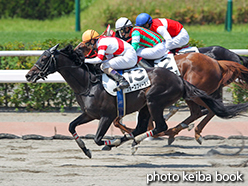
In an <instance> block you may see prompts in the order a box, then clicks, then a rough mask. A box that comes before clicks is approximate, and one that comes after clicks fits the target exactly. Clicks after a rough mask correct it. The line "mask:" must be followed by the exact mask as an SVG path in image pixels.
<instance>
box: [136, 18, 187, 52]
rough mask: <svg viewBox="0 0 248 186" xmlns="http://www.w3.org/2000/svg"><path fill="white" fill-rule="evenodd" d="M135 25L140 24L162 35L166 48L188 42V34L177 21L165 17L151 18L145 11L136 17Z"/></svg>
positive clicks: (173, 47)
mask: <svg viewBox="0 0 248 186" xmlns="http://www.w3.org/2000/svg"><path fill="white" fill-rule="evenodd" d="M135 25H136V26H142V27H145V28H148V29H150V30H151V31H153V32H156V33H158V34H160V35H161V36H163V38H164V39H165V41H166V42H165V46H166V48H167V49H168V50H172V49H175V48H180V47H182V46H184V45H186V44H187V43H188V42H189V34H188V32H187V31H186V30H185V29H184V28H183V25H182V24H181V23H179V22H177V21H174V20H171V19H165V18H157V19H152V18H151V16H150V15H149V14H147V13H141V14H139V15H138V16H137V18H136V24H135Z"/></svg>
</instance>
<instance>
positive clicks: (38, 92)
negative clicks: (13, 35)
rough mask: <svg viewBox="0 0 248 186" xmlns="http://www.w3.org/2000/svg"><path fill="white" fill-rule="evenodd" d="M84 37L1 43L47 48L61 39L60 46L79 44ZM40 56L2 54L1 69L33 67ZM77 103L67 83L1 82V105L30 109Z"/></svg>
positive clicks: (12, 46) (16, 47)
mask: <svg viewBox="0 0 248 186" xmlns="http://www.w3.org/2000/svg"><path fill="white" fill-rule="evenodd" d="M79 42H80V40H78V39H72V40H69V41H68V40H65V41H60V40H55V39H50V40H46V41H44V42H43V43H38V42H34V43H28V44H24V43H22V42H15V43H8V44H6V45H4V46H3V45H0V50H46V49H48V48H50V47H52V46H54V45H55V44H57V43H60V48H63V47H65V46H66V45H68V44H71V45H73V46H76V45H77V44H78V43H79ZM38 58H39V57H34V56H22V57H0V69H1V70H7V69H30V68H31V67H32V66H33V65H34V63H35V62H36V61H37V60H38ZM75 103H76V100H75V96H74V93H73V91H72V90H71V88H70V87H69V86H68V85H67V84H65V83H37V84H33V83H0V107H5V108H8V107H14V108H20V107H25V108H26V109H27V110H29V111H30V110H39V111H41V110H43V111H44V110H57V109H60V110H63V108H65V107H66V108H69V109H71V108H72V107H73V106H75V105H74V104H75Z"/></svg>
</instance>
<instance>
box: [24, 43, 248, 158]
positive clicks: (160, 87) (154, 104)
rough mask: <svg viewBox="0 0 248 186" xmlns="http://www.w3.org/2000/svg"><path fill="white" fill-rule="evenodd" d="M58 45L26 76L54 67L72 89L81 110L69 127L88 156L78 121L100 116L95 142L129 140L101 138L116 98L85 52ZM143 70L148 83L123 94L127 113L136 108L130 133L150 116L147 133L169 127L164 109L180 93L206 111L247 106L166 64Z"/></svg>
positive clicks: (232, 112)
mask: <svg viewBox="0 0 248 186" xmlns="http://www.w3.org/2000/svg"><path fill="white" fill-rule="evenodd" d="M57 47H58V45H56V46H54V47H52V48H50V49H48V50H46V51H45V52H44V53H43V54H42V55H41V56H40V58H39V59H38V61H37V62H36V63H35V64H34V66H33V67H32V68H31V69H30V70H29V72H28V73H27V74H26V79H27V80H28V81H29V82H33V83H35V82H36V81H37V80H38V79H40V78H46V77H47V76H48V75H49V74H51V73H54V72H56V71H57V72H59V73H60V74H61V75H62V76H63V78H64V79H65V81H66V82H67V83H68V84H69V86H70V87H71V88H72V90H73V91H74V92H75V96H76V99H77V102H78V104H79V105H80V107H81V110H82V114H81V115H80V116H78V117H77V118H76V119H75V120H74V121H72V122H71V123H70V125H69V131H70V133H71V134H72V136H73V137H74V139H75V140H76V142H77V144H78V145H79V147H80V148H81V149H82V150H83V152H84V153H85V154H86V155H87V156H88V157H89V158H91V152H90V150H89V149H87V148H86V146H85V144H84V142H83V141H82V139H81V138H80V137H79V136H78V134H77V132H76V127H77V126H79V125H82V124H86V123H88V122H90V121H92V120H94V119H98V120H99V126H98V129H97V132H96V136H95V138H94V141H95V143H96V144H97V145H104V144H105V145H106V144H108V145H115V146H118V145H120V144H121V143H122V142H124V141H126V140H128V139H129V138H128V136H124V137H123V138H122V139H115V140H107V141H104V140H102V138H103V136H104V135H105V133H106V132H107V130H108V128H109V126H110V125H111V123H112V122H113V120H114V119H115V118H116V117H117V104H116V98H115V97H114V96H112V95H110V94H108V93H107V92H106V91H105V89H104V87H103V85H102V83H101V81H100V80H99V79H98V78H97V77H96V76H95V75H94V74H93V73H92V72H91V71H90V70H89V67H88V65H86V64H85V63H84V55H83V54H82V52H81V50H80V51H78V50H73V48H72V46H71V45H68V46H67V47H66V48H64V49H61V50H60V51H58V50H57ZM146 71H147V73H148V77H149V79H150V81H151V85H150V86H149V87H147V88H143V89H141V90H137V91H134V92H131V93H128V94H127V95H126V101H127V102H126V114H130V113H132V112H135V111H137V110H139V116H138V118H139V119H138V124H137V127H136V130H135V131H134V132H133V133H132V135H133V136H132V137H135V136H137V135H138V134H142V133H144V132H146V129H147V124H148V120H149V118H150V117H152V118H153V119H154V121H155V124H156V127H155V128H154V129H153V130H152V131H149V135H150V136H152V135H156V134H158V133H160V132H162V131H166V130H167V128H168V127H167V124H166V122H165V121H164V118H163V110H164V108H165V107H167V106H170V105H171V104H173V103H174V102H176V101H177V100H178V99H180V98H181V97H183V98H184V99H186V100H192V101H194V102H195V103H196V104H200V105H201V106H203V107H205V108H207V109H209V112H213V113H214V114H216V115H217V116H219V117H222V118H229V117H234V116H236V115H238V114H239V113H240V112H241V111H243V110H246V109H247V107H248V103H247V104H242V105H241V104H240V105H235V106H230V107H225V106H224V105H223V104H222V103H221V102H220V101H218V100H215V99H213V98H212V97H209V96H208V95H207V94H206V93H205V92H204V91H201V90H199V89H197V88H196V87H195V86H193V85H191V84H190V83H188V82H187V81H185V80H183V79H182V78H180V77H178V76H177V75H175V74H174V73H172V72H170V71H168V70H167V69H165V68H147V69H146ZM145 134H148V133H145ZM142 135H143V134H142ZM137 137H138V138H137V139H136V141H138V142H139V141H140V140H141V139H142V138H143V136H137Z"/></svg>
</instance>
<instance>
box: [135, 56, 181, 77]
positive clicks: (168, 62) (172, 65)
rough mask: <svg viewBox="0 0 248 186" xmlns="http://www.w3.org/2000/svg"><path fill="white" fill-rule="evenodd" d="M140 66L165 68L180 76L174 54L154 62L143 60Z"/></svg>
mask: <svg viewBox="0 0 248 186" xmlns="http://www.w3.org/2000/svg"><path fill="white" fill-rule="evenodd" d="M139 65H140V66H142V67H163V68H166V69H167V70H169V71H171V72H173V73H175V74H176V75H178V76H180V72H179V69H178V67H177V64H176V61H175V58H174V54H171V53H170V54H165V55H164V56H163V57H161V58H159V59H154V60H148V59H141V60H140V62H139Z"/></svg>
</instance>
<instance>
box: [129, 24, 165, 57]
mask: <svg viewBox="0 0 248 186" xmlns="http://www.w3.org/2000/svg"><path fill="white" fill-rule="evenodd" d="M131 38H132V42H131V44H132V46H133V47H134V49H135V50H136V52H137V56H140V57H142V58H144V59H157V58H160V57H163V56H164V55H165V53H166V48H165V45H164V43H163V42H164V41H163V39H162V37H161V36H159V35H158V34H156V33H154V32H152V31H150V30H148V29H145V28H142V27H134V28H133V29H132V30H131Z"/></svg>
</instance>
